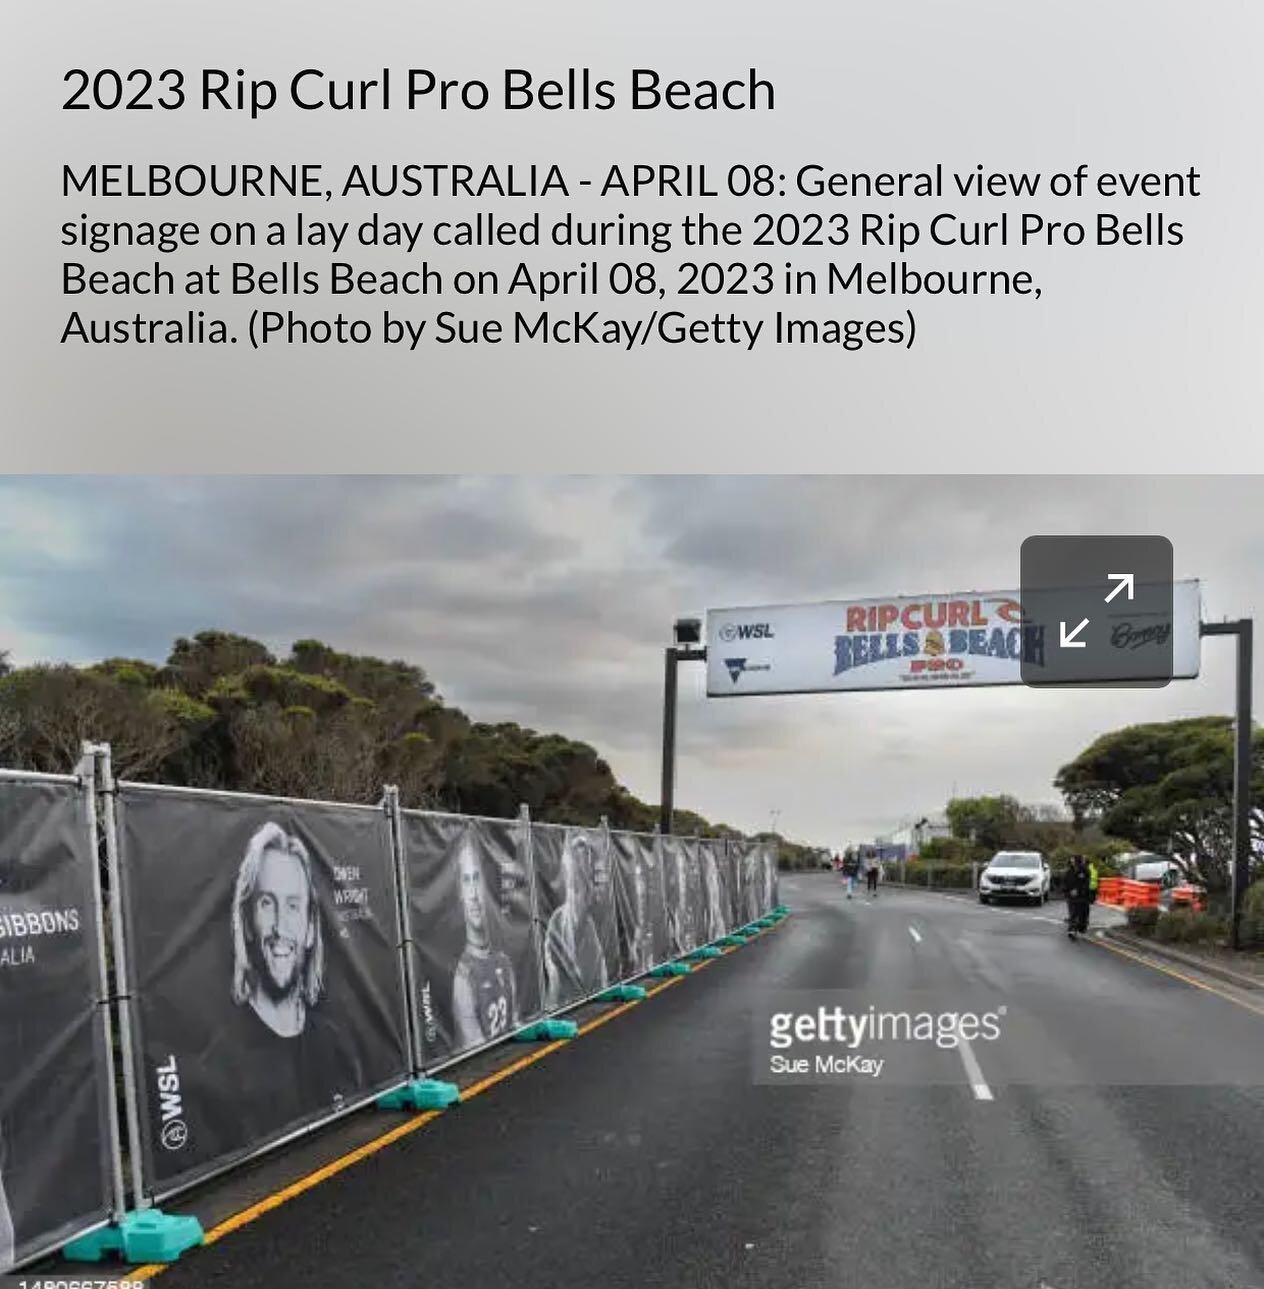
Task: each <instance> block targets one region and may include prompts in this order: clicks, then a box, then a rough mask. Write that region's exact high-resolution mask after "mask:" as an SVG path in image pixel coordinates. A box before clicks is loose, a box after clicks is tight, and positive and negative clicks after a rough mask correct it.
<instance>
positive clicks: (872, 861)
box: [865, 855, 878, 899]
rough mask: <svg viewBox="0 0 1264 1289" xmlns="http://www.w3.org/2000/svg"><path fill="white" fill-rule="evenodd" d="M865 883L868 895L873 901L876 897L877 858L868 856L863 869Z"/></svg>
mask: <svg viewBox="0 0 1264 1289" xmlns="http://www.w3.org/2000/svg"><path fill="white" fill-rule="evenodd" d="M865 881H866V883H867V889H868V891H869V894H870V895H872V896H873V897H874V898H875V899H876V898H877V895H878V857H877V855H870V856H869V859H868V862H867V865H866V868H865Z"/></svg>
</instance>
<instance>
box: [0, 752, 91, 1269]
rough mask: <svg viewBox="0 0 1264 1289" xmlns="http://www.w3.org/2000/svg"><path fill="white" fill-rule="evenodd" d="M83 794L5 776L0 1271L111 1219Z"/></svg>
mask: <svg viewBox="0 0 1264 1289" xmlns="http://www.w3.org/2000/svg"><path fill="white" fill-rule="evenodd" d="M93 808H94V805H93V800H92V795H91V788H90V787H89V786H88V785H82V786H81V785H79V784H76V783H74V782H63V781H55V780H44V779H37V778H34V777H32V778H30V779H27V778H16V777H14V778H9V777H5V778H0V1034H3V1035H4V1042H3V1044H0V1271H3V1270H7V1269H8V1268H9V1267H11V1266H13V1265H14V1264H15V1263H20V1262H23V1261H26V1260H27V1259H29V1258H32V1257H35V1256H36V1255H38V1254H40V1253H43V1252H45V1251H47V1250H49V1249H52V1248H56V1247H58V1246H59V1245H61V1244H63V1243H65V1242H67V1241H68V1240H70V1239H71V1238H72V1237H74V1236H75V1235H78V1234H81V1233H82V1232H84V1231H86V1230H88V1229H90V1228H92V1227H93V1226H98V1225H101V1224H102V1223H103V1222H104V1221H105V1220H106V1218H107V1217H108V1216H109V1209H110V1201H109V1196H110V1190H111V1187H110V1180H111V1167H110V1164H111V1158H110V1157H111V1146H110V1130H109V1123H110V1120H109V1116H110V1114H111V1112H112V1110H111V1099H112V1097H113V1089H112V1087H111V1085H110V1078H109V1073H108V1055H107V1052H106V1046H105V1041H104V1032H103V1028H102V1020H103V1017H102V1009H101V1007H100V1005H99V1000H100V998H101V997H102V982H101V973H100V964H101V953H100V941H99V937H98V922H97V908H96V899H95V892H96V889H97V887H96V882H95V880H94V869H95V866H96V864H97V856H96V855H94V854H93V853H92V847H91V841H90V833H89V826H90V824H89V821H90V815H89V811H91V810H92V809H93Z"/></svg>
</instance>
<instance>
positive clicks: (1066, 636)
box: [1061, 618, 1088, 649]
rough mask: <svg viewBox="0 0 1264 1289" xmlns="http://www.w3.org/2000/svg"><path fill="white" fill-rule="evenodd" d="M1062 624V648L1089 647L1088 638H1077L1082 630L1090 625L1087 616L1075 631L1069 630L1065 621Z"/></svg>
mask: <svg viewBox="0 0 1264 1289" xmlns="http://www.w3.org/2000/svg"><path fill="white" fill-rule="evenodd" d="M1061 625H1062V648H1063V649H1086V648H1087V647H1088V642H1087V641H1086V640H1077V639H1076V638H1075V637H1076V636H1078V635H1079V634H1080V632H1081V631H1083V630H1084V628H1085V627H1086V626H1088V619H1087V618H1085V619H1084V621H1083V622H1081V623H1080V625H1079V626H1078V627H1076V628H1075V630H1074V631H1068V630H1067V629H1066V623H1065V622H1063V623H1062V624H1061Z"/></svg>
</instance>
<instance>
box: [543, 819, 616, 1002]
mask: <svg viewBox="0 0 1264 1289" xmlns="http://www.w3.org/2000/svg"><path fill="white" fill-rule="evenodd" d="M531 853H532V858H533V859H534V861H535V889H536V917H537V919H538V921H539V926H540V935H541V940H540V943H541V955H542V961H543V966H544V1007H545V1010H546V1011H550V1012H552V1011H557V1010H558V1009H559V1008H562V1007H567V1006H569V1005H570V1004H571V1003H574V1002H578V1001H579V1000H580V999H581V998H587V997H590V996H591V995H592V994H596V993H600V992H601V990H603V989H604V988H605V987H606V986H607V985H610V984H613V983H614V981H615V980H617V979H618V975H617V972H618V964H617V961H615V959H616V956H617V939H616V931H615V921H614V919H615V907H614V884H613V881H612V879H611V873H610V863H609V859H608V856H607V853H606V834H605V832H604V831H602V830H600V829H596V828H564V827H560V826H558V825H555V824H532V825H531Z"/></svg>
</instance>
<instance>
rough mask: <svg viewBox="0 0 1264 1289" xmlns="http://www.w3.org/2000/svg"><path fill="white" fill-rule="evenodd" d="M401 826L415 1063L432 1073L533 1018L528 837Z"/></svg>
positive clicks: (458, 822) (463, 826) (477, 827)
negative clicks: (416, 1024)
mask: <svg viewBox="0 0 1264 1289" xmlns="http://www.w3.org/2000/svg"><path fill="white" fill-rule="evenodd" d="M401 817H402V824H403V828H402V840H403V846H404V867H405V871H406V872H407V874H408V911H409V922H410V938H411V941H412V952H413V955H414V958H413V963H414V965H413V972H412V974H413V978H414V986H415V989H416V991H417V999H416V1006H417V1014H418V1021H419V1031H418V1040H419V1045H420V1051H419V1052H418V1053H417V1063H418V1065H419V1066H420V1067H422V1068H427V1069H433V1068H434V1067H435V1066H437V1065H440V1064H443V1063H446V1062H448V1061H450V1060H452V1059H453V1058H455V1057H457V1056H459V1055H463V1054H465V1053H468V1052H471V1051H473V1050H474V1049H476V1048H479V1047H484V1046H486V1045H487V1044H488V1043H492V1042H496V1041H497V1040H499V1039H502V1038H507V1037H508V1036H509V1035H510V1034H511V1033H512V1032H513V1031H514V1030H515V1029H518V1028H519V1027H520V1026H522V1025H524V1024H526V1023H527V1022H528V1021H531V1020H533V1019H535V1018H536V1017H538V1016H539V1015H540V1012H541V1005H542V1004H541V987H540V957H539V948H538V939H537V936H536V935H535V932H534V928H533V924H532V890H531V888H532V876H531V868H530V854H529V852H530V835H529V832H528V827H527V825H526V824H525V823H523V822H520V821H516V820H499V819H496V820H493V819H470V818H466V817H463V816H460V815H439V814H426V813H422V812H419V811H412V810H405V811H403V812H401Z"/></svg>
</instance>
